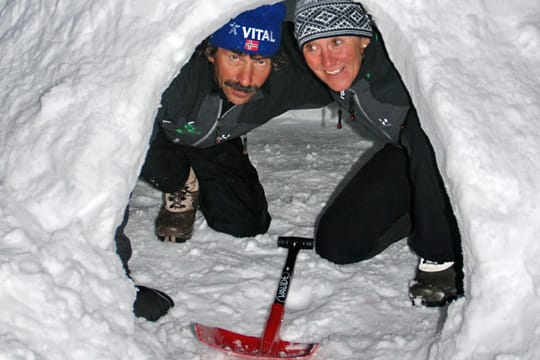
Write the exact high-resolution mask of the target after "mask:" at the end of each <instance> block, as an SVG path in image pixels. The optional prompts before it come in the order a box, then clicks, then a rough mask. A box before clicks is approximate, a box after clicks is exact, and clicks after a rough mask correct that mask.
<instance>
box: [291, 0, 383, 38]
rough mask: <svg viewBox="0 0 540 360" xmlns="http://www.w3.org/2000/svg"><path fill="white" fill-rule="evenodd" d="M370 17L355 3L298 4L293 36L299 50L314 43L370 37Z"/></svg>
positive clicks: (307, 0)
mask: <svg viewBox="0 0 540 360" xmlns="http://www.w3.org/2000/svg"><path fill="white" fill-rule="evenodd" d="M370 21H371V20H370V17H369V15H368V13H367V12H366V10H365V9H364V7H363V6H362V4H360V3H358V2H355V1H353V0H333V1H332V0H297V1H296V10H295V12H294V36H295V37H296V40H297V41H298V45H299V46H300V48H302V46H304V44H305V43H307V42H308V41H312V40H315V39H320V38H326V37H332V36H342V35H356V36H364V37H371V36H372V34H373V32H372V30H371V24H370Z"/></svg>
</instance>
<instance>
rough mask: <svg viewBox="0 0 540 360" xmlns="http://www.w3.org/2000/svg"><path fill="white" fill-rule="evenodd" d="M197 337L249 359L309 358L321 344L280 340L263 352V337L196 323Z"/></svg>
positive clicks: (206, 342)
mask: <svg viewBox="0 0 540 360" xmlns="http://www.w3.org/2000/svg"><path fill="white" fill-rule="evenodd" d="M195 333H196V334H197V338H199V340H200V341H201V342H203V343H205V344H206V345H208V346H210V347H212V348H214V349H217V350H220V351H223V352H226V353H229V354H231V355H235V356H239V357H243V358H247V359H259V360H264V359H308V358H309V357H311V356H312V355H313V354H314V353H315V350H317V347H318V346H319V344H317V343H310V344H306V343H296V342H290V341H285V340H278V341H276V342H275V344H274V346H272V349H271V350H270V351H269V352H266V353H262V352H261V350H260V348H261V338H259V337H256V336H247V335H242V334H238V333H235V332H232V331H229V330H225V329H221V328H216V327H210V326H206V325H202V324H195Z"/></svg>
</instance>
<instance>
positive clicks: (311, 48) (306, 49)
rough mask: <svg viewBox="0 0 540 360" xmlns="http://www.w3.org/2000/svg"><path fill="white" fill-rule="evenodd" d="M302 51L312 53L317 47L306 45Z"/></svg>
mask: <svg viewBox="0 0 540 360" xmlns="http://www.w3.org/2000/svg"><path fill="white" fill-rule="evenodd" d="M304 50H305V51H308V52H312V51H315V50H317V46H315V45H306V46H305V47H304Z"/></svg>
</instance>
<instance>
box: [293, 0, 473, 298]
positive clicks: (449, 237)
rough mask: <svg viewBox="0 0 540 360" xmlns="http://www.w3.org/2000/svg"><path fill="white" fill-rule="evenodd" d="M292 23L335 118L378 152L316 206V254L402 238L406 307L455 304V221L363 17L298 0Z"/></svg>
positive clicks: (338, 253)
mask: <svg viewBox="0 0 540 360" xmlns="http://www.w3.org/2000/svg"><path fill="white" fill-rule="evenodd" d="M294 23H295V24H294V25H295V37H296V39H297V41H298V45H299V47H300V51H301V52H302V53H303V55H304V58H305V60H306V63H307V65H308V67H309V68H310V69H311V70H312V71H313V73H314V74H315V75H317V77H319V78H320V79H321V80H322V81H323V82H324V83H325V84H326V85H327V86H328V87H329V89H330V90H331V94H332V96H333V97H334V99H335V100H336V101H337V102H338V104H339V105H340V108H341V109H343V110H344V111H345V112H346V113H347V116H346V117H345V119H346V120H344V122H345V123H346V124H347V125H349V126H351V127H353V128H355V129H357V130H359V131H360V132H361V133H364V134H367V135H368V136H372V137H373V138H374V139H375V140H377V142H376V144H380V145H379V146H380V147H381V148H380V149H378V150H377V151H376V152H375V153H374V155H373V156H372V157H371V158H370V159H369V160H368V161H367V162H366V163H364V164H363V166H362V167H361V168H360V169H359V170H358V171H357V172H356V173H355V174H354V176H353V177H352V178H351V180H350V181H349V182H348V183H347V185H346V186H345V187H343V188H342V189H341V190H340V192H339V193H338V194H337V196H335V197H334V199H333V200H332V202H331V203H329V204H328V205H327V207H326V209H324V210H323V213H322V215H321V216H320V218H319V220H318V223H317V226H316V231H315V243H316V251H317V253H318V254H319V255H320V256H322V257H323V258H325V259H328V260H329V261H332V262H335V263H338V264H348V263H353V262H358V261H361V260H365V259H368V258H371V257H373V256H375V255H377V254H378V253H380V252H381V251H382V250H384V249H385V248H386V247H387V246H389V245H390V244H392V243H393V242H395V241H398V240H400V239H402V238H404V237H407V236H408V240H409V244H410V246H411V248H412V249H413V250H414V251H415V253H416V254H418V255H419V257H420V261H419V265H418V268H417V272H416V277H415V279H414V280H413V281H411V284H410V288H409V297H410V298H411V300H412V301H413V304H423V305H426V306H441V305H444V304H446V303H448V302H449V301H452V300H454V299H456V298H457V297H458V296H459V295H461V294H462V291H463V290H462V283H461V282H462V278H461V262H462V260H461V247H460V246H461V245H460V235H459V230H458V228H457V222H456V219H455V217H454V214H453V212H452V208H451V205H450V202H449V199H448V196H447V193H446V191H445V188H444V184H443V181H442V178H441V176H440V174H439V172H438V169H437V164H436V161H435V154H434V152H433V149H432V146H431V144H430V142H429V139H428V138H427V136H426V134H425V133H424V132H423V130H422V129H421V127H420V124H419V119H418V116H417V113H416V110H415V108H414V106H413V104H412V102H411V100H410V96H409V94H408V92H407V89H406V88H405V86H404V84H403V82H402V81H401V79H400V76H399V74H398V73H397V71H396V69H395V68H394V66H393V64H392V62H391V61H390V59H389V58H388V55H387V53H386V51H385V49H384V44H383V42H382V38H381V35H380V33H379V32H378V31H377V29H376V27H375V24H374V23H373V21H372V19H371V17H370V16H369V14H368V13H367V12H366V11H365V9H364V7H363V6H362V5H361V4H360V3H358V2H355V1H352V0H298V1H297V2H296V9H295V17H294ZM341 112H342V111H341V110H340V116H339V120H338V127H341Z"/></svg>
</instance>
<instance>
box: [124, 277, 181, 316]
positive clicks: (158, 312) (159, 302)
mask: <svg viewBox="0 0 540 360" xmlns="http://www.w3.org/2000/svg"><path fill="white" fill-rule="evenodd" d="M135 287H136V288H137V297H136V298H135V302H134V303H133V313H134V314H135V316H137V317H142V318H145V319H146V320H148V321H156V320H158V319H159V318H160V317H162V316H163V315H165V314H166V313H167V312H168V311H169V309H170V308H172V307H173V306H174V301H173V300H172V299H171V298H170V296H169V295H167V294H165V293H164V292H163V291H159V290H156V289H152V288H149V287H146V286H142V285H135Z"/></svg>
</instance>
